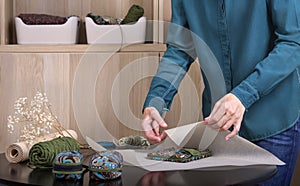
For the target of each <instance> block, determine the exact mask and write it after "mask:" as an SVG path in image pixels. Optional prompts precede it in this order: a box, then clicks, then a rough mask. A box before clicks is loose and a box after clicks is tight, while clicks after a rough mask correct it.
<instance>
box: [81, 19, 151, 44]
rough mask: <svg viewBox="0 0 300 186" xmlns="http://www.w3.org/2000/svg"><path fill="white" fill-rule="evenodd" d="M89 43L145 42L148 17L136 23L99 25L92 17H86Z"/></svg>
mask: <svg viewBox="0 0 300 186" xmlns="http://www.w3.org/2000/svg"><path fill="white" fill-rule="evenodd" d="M85 27H86V35H87V42H88V44H131V43H144V42H145V37H146V17H141V18H140V19H139V20H138V21H137V22H136V23H134V24H124V25H98V24H96V23H95V22H94V21H93V19H92V18H90V17H85Z"/></svg>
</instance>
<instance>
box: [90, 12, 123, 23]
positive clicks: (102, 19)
mask: <svg viewBox="0 0 300 186" xmlns="http://www.w3.org/2000/svg"><path fill="white" fill-rule="evenodd" d="M86 17H90V18H92V20H93V21H94V22H95V23H96V24H97V25H116V24H119V22H120V20H119V19H117V18H115V17H112V16H101V15H94V14H93V13H88V14H87V15H86Z"/></svg>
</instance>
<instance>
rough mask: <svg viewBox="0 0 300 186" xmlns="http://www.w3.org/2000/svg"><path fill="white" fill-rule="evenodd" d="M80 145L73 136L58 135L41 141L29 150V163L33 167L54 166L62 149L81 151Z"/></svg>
mask: <svg viewBox="0 0 300 186" xmlns="http://www.w3.org/2000/svg"><path fill="white" fill-rule="evenodd" d="M79 149H80V148H79V145H78V143H77V142H76V140H74V139H73V138H71V137H58V138H55V139H53V140H50V141H45V142H40V143H37V144H35V145H33V146H32V148H31V149H30V151H29V162H28V165H29V167H31V168H52V165H53V161H54V158H55V156H56V155H57V154H58V153H60V152H62V151H72V150H76V151H79Z"/></svg>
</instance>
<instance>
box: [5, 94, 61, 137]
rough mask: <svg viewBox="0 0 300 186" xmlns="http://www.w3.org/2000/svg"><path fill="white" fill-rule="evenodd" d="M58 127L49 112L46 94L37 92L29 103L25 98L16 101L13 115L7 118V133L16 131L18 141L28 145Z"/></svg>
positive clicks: (53, 116) (55, 118)
mask: <svg viewBox="0 0 300 186" xmlns="http://www.w3.org/2000/svg"><path fill="white" fill-rule="evenodd" d="M58 126H60V123H59V122H58V119H57V117H56V116H55V115H54V114H53V113H52V111H51V104H50V103H49V100H48V98H47V96H46V94H45V93H44V94H42V93H41V92H37V93H36V95H35V96H34V97H33V99H32V100H31V101H30V102H29V101H28V98H26V97H22V98H19V99H18V100H16V101H15V104H14V115H13V116H11V115H10V116H8V118H7V129H8V132H9V133H14V132H15V131H16V130H17V129H18V134H17V135H18V141H28V142H29V143H31V142H32V141H33V140H34V139H35V138H37V137H41V136H44V135H46V134H49V133H51V132H52V130H53V128H54V129H57V128H59V127H58ZM60 132H62V131H60Z"/></svg>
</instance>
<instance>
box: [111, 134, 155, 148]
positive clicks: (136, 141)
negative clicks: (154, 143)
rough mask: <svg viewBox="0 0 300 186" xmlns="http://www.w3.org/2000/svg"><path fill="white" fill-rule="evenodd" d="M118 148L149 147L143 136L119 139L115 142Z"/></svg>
mask: <svg viewBox="0 0 300 186" xmlns="http://www.w3.org/2000/svg"><path fill="white" fill-rule="evenodd" d="M116 143H117V145H118V146H126V145H132V146H141V147H148V146H150V142H149V141H148V140H147V139H146V138H145V137H144V136H127V137H123V138H120V139H119V140H118V141H117V142H116Z"/></svg>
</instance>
